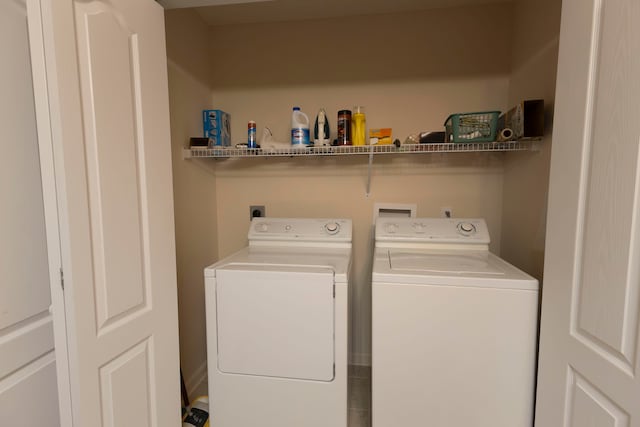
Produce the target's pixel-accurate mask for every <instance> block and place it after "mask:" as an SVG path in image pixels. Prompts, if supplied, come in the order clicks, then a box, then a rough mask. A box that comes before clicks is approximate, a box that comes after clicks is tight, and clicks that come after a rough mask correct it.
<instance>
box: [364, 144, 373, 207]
mask: <svg viewBox="0 0 640 427" xmlns="http://www.w3.org/2000/svg"><path fill="white" fill-rule="evenodd" d="M372 169H373V145H372V146H371V149H370V151H369V166H368V167H367V192H366V193H365V197H366V198H369V195H370V194H371V170H372Z"/></svg>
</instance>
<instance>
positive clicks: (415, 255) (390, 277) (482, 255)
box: [372, 248, 538, 290]
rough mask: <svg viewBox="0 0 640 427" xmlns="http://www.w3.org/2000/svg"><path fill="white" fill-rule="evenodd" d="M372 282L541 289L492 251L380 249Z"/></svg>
mask: <svg viewBox="0 0 640 427" xmlns="http://www.w3.org/2000/svg"><path fill="white" fill-rule="evenodd" d="M372 277H373V281H374V283H375V282H386V283H397V284H424V285H443V286H447V285H451V286H474V287H487V288H509V289H530V290H537V289H538V281H537V280H536V279H535V278H533V277H531V276H529V275H528V274H526V273H525V272H523V271H521V270H518V269H517V268H516V267H514V266H512V265H511V264H509V263H508V262H506V261H504V260H503V259H501V258H499V257H497V256H496V255H494V254H492V253H491V252H489V251H461V250H451V251H437V250H412V249H380V248H379V249H377V250H376V255H375V259H374V263H373V275H372Z"/></svg>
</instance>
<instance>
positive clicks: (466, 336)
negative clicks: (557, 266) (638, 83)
mask: <svg viewBox="0 0 640 427" xmlns="http://www.w3.org/2000/svg"><path fill="white" fill-rule="evenodd" d="M375 236H376V242H375V245H376V248H375V255H374V261H373V270H372V287H373V289H372V303H373V306H372V422H373V424H372V425H373V427H396V426H427V425H428V426H433V427H469V426H474V427H530V426H531V425H532V423H533V403H534V388H535V369H536V343H537V322H538V282H537V280H536V279H534V278H533V277H531V276H529V275H527V274H526V273H524V272H522V271H520V270H518V269H517V268H515V267H513V266H512V265H510V264H508V263H507V262H505V261H504V260H502V259H500V258H499V257H497V256H495V255H494V254H492V253H490V252H489V247H488V245H489V232H488V230H487V225H486V223H485V221H484V220H482V219H447V218H425V219H416V218H406V219H405V218H379V219H378V220H377V223H376V230H375Z"/></svg>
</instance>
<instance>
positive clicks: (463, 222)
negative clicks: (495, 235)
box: [376, 217, 490, 244]
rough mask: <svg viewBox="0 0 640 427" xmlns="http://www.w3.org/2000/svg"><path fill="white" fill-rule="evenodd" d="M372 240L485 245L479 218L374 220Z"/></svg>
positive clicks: (486, 232) (486, 233)
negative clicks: (374, 234)
mask: <svg viewBox="0 0 640 427" xmlns="http://www.w3.org/2000/svg"><path fill="white" fill-rule="evenodd" d="M376 241H389V242H394V241H395V242H403V241H406V242H425V243H470V244H488V243H489V241H490V238H489V230H488V229H487V223H486V222H485V220H484V219H482V218H389V217H385V218H378V220H377V222H376Z"/></svg>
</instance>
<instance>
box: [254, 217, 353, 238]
mask: <svg viewBox="0 0 640 427" xmlns="http://www.w3.org/2000/svg"><path fill="white" fill-rule="evenodd" d="M351 236H352V224H351V220H350V219H336V218H311V219H308V218H253V219H252V220H251V226H250V228H249V243H251V242H257V241H260V242H262V241H282V242H294V241H297V242H336V243H340V242H342V243H349V244H351Z"/></svg>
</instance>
